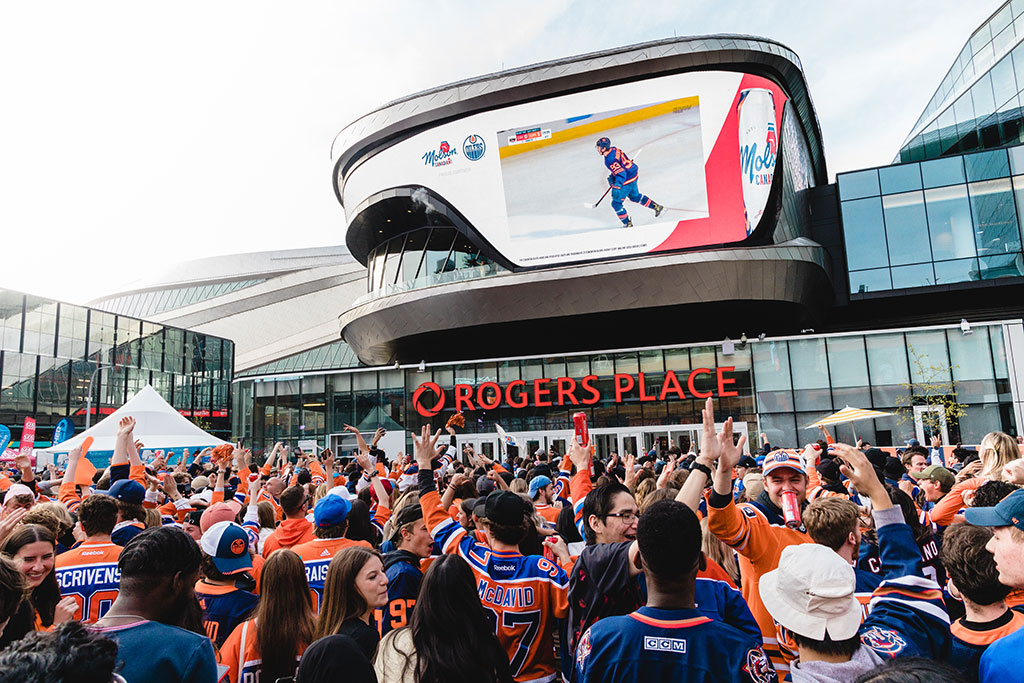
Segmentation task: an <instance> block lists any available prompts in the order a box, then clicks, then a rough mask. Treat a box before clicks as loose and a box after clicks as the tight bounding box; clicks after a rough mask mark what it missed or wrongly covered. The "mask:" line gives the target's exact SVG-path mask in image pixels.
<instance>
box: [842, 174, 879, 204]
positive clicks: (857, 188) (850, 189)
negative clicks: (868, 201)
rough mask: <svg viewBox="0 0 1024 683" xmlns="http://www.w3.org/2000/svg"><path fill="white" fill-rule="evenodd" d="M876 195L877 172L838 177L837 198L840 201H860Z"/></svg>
mask: <svg viewBox="0 0 1024 683" xmlns="http://www.w3.org/2000/svg"><path fill="white" fill-rule="evenodd" d="M877 194H878V172H877V171H876V170H875V169H871V170H869V171H857V172H856V173H843V174H842V175H840V176H839V196H840V197H841V198H842V199H860V198H862V197H871V196H873V195H877Z"/></svg>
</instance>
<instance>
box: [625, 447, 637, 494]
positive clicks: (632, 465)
mask: <svg viewBox="0 0 1024 683" xmlns="http://www.w3.org/2000/svg"><path fill="white" fill-rule="evenodd" d="M625 467H626V481H625V482H623V483H624V484H625V485H626V487H627V488H629V489H631V490H632V488H633V482H634V481H636V456H635V455H633V454H632V453H626V464H625Z"/></svg>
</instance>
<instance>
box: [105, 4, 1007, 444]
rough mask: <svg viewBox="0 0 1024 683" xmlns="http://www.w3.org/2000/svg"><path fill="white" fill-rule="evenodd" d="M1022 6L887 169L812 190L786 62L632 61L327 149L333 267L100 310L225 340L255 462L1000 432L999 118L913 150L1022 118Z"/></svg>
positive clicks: (658, 50)
mask: <svg viewBox="0 0 1024 683" xmlns="http://www.w3.org/2000/svg"><path fill="white" fill-rule="evenodd" d="M1017 4H1019V3H1006V4H1005V5H1004V6H1003V7H1001V8H1000V9H999V10H998V11H997V12H996V13H995V14H994V15H993V17H992V18H991V19H990V20H989V21H988V22H986V24H985V26H983V27H982V29H979V32H978V33H976V34H975V36H977V35H986V34H985V31H987V35H988V39H987V42H986V43H985V44H984V45H982V44H981V42H979V41H980V39H976V38H975V37H972V38H971V39H970V41H969V42H968V46H967V48H965V49H968V50H969V54H970V55H971V56H970V57H969V58H968V61H969V62H970V63H971V66H970V67H969V68H970V69H972V70H973V71H972V72H971V75H970V76H969V77H964V76H962V74H964V73H966V72H967V71H966V67H963V64H962V62H963V57H959V58H958V59H957V64H958V65H960V66H954V71H956V72H957V75H956V76H954V77H953V84H952V86H951V87H950V88H947V87H946V86H945V85H943V87H942V88H940V92H942V93H943V94H942V95H937V97H938V99H937V100H935V99H933V103H931V104H929V111H926V112H925V113H924V114H923V115H922V119H921V121H919V122H918V124H917V125H916V126H915V129H914V131H912V132H911V136H910V137H909V138H908V141H909V142H908V145H907V146H905V147H904V150H903V151H901V153H900V158H901V161H902V163H897V164H894V165H892V166H887V167H882V168H874V169H864V170H861V171H856V172H852V173H843V174H839V176H838V178H837V182H836V183H829V182H828V175H827V169H826V165H825V160H826V157H825V152H824V150H823V147H822V142H821V133H820V129H819V125H818V121H817V118H816V115H815V111H814V106H813V104H812V101H811V96H810V93H809V92H808V88H807V83H806V80H805V78H804V74H803V70H802V67H801V64H800V61H799V59H798V57H797V56H796V55H795V54H794V53H793V52H792V51H791V50H789V49H788V48H786V47H785V46H783V45H780V44H778V43H776V42H774V41H772V40H769V39H764V38H754V37H749V36H727V35H716V36H703V37H690V38H678V39H671V40H664V41H658V42H653V43H646V44H642V45H633V46H628V47H623V48H618V49H614V50H608V51H605V52H601V53H597V54H589V55H583V56H579V57H572V58H567V59H563V60H558V61H554V62H548V63H543V64H537V65H533V66H528V67H523V68H520V69H514V70H510V71H505V72H501V73H498V74H493V75H488V76H483V77H480V78H475V79H471V80H468V81H464V82H460V83H454V84H451V85H447V86H443V87H440V88H436V89H433V90H430V91H426V92H423V93H418V94H415V95H411V96H409V97H407V98H404V99H401V100H398V101H395V102H392V103H390V104H387V105H384V106H383V107H381V108H379V109H377V110H376V111H373V112H371V113H370V114H368V115H366V116H364V117H362V118H360V119H358V120H357V121H355V122H353V123H351V124H350V125H348V126H347V127H345V128H344V129H343V130H342V131H341V133H339V135H338V136H337V138H336V140H335V141H334V144H333V146H332V154H333V158H334V159H335V166H334V176H333V180H334V186H335V192H336V194H337V197H338V199H339V202H340V203H341V205H342V207H343V210H344V215H345V226H346V228H345V248H340V247H335V248H329V249H324V250H316V251H303V252H301V253H293V252H282V253H273V254H250V255H244V256H239V257H232V258H238V259H241V260H242V261H245V262H246V263H247V264H248V266H246V267H237V268H234V269H232V268H224V267H220V266H221V265H222V264H221V263H219V262H218V261H216V260H213V261H209V262H207V263H205V265H204V264H198V265H196V266H195V267H194V268H192V269H191V270H190V271H189V273H191V275H187V274H186V275H187V277H186V276H185V275H183V274H182V273H179V274H178V275H175V276H173V277H171V278H169V279H165V280H160V281H154V282H151V283H149V284H147V285H145V286H143V287H140V288H139V289H137V290H134V291H126V292H120V293H118V294H116V295H114V296H112V297H110V298H107V299H105V300H102V301H98V302H94V305H96V306H98V307H100V308H105V309H108V310H116V307H118V306H122V307H125V308H124V310H125V311H133V310H136V309H135V308H133V307H135V306H145V305H147V304H146V303H145V301H149V302H150V303H149V304H148V305H151V306H152V305H156V306H158V307H161V309H160V310H159V311H157V310H155V309H154V310H153V312H152V313H151V314H148V315H150V316H151V317H152V319H153V320H156V321H163V322H169V323H173V324H176V325H182V326H186V327H188V328H190V329H195V330H200V331H209V332H210V333H211V334H218V335H222V336H225V337H228V338H231V339H233V340H234V341H235V342H236V365H235V380H234V383H233V424H234V427H235V433H236V435H237V436H239V437H240V438H243V439H244V440H245V441H246V442H247V443H251V444H252V445H253V446H254V447H255V448H256V449H257V450H260V449H263V448H266V447H267V446H269V445H270V444H272V443H273V442H274V441H277V440H286V441H293V440H299V439H303V438H306V439H316V440H317V441H318V442H319V443H320V444H321V445H328V444H330V445H333V446H334V447H336V448H337V447H339V446H340V447H342V448H344V447H345V443H344V442H343V440H342V437H341V436H340V435H341V433H342V431H343V425H345V424H354V425H357V426H359V428H360V429H363V430H366V431H371V430H372V429H373V428H375V427H376V426H378V425H382V426H384V427H385V428H387V429H389V430H391V431H392V433H393V438H395V441H394V442H393V443H394V444H398V445H397V448H403V447H404V448H408V446H409V443H410V442H409V438H408V435H409V434H410V433H411V431H413V430H418V428H419V426H420V425H421V424H422V423H424V422H430V423H432V424H434V425H435V426H439V425H441V424H443V423H444V421H445V420H446V419H447V418H448V417H449V416H450V415H451V414H452V412H453V411H454V410H456V409H460V410H462V411H464V412H465V415H466V418H467V420H466V422H467V428H466V432H467V435H466V439H467V440H468V441H469V442H471V443H473V444H475V445H476V446H477V447H478V448H479V449H481V450H483V451H484V452H494V451H496V450H497V448H498V436H497V427H498V426H501V427H503V428H504V429H505V430H506V431H508V432H510V433H512V434H513V435H515V436H516V438H517V440H518V441H519V443H520V444H521V445H522V446H523V447H524V448H527V449H531V450H532V449H533V448H536V447H552V446H553V447H555V448H558V449H559V450H562V449H564V445H565V444H564V441H565V439H566V437H567V435H568V433H569V430H570V429H571V427H572V421H571V415H572V413H573V412H576V411H581V410H582V411H584V412H586V413H587V414H588V418H589V422H590V426H591V430H592V433H593V434H594V435H595V437H596V439H597V442H598V444H599V447H600V448H601V449H602V450H603V451H605V452H607V451H610V450H620V451H622V450H626V451H631V452H636V451H638V450H647V449H649V448H651V447H652V446H654V445H655V444H657V445H660V446H662V447H664V446H666V445H667V444H668V443H669V442H670V441H671V442H673V443H677V444H680V445H682V446H684V447H686V446H688V445H689V443H692V442H693V441H694V440H695V439H698V438H699V423H700V407H701V405H702V404H703V401H704V400H705V398H706V397H707V396H712V397H714V399H715V400H716V402H717V405H718V415H719V416H725V415H732V416H733V417H734V418H735V420H736V421H737V424H738V428H739V430H740V431H742V432H745V433H747V434H749V435H750V436H751V437H754V438H755V439H756V435H757V434H759V433H762V432H763V433H765V434H766V435H767V436H768V438H769V439H770V440H771V441H772V443H775V444H780V445H796V444H799V443H804V442H806V441H808V440H812V439H814V438H817V436H818V431H817V430H816V429H808V428H807V427H808V425H810V424H811V423H812V422H814V421H815V420H817V419H818V418H820V417H822V416H824V415H827V414H829V413H831V412H833V411H836V410H839V409H841V408H843V407H845V406H848V405H849V406H855V407H859V408H873V409H875V410H881V411H885V412H888V413H891V416H889V417H886V418H882V419H878V420H875V421H869V422H862V423H858V424H857V425H855V426H856V430H857V434H858V435H859V436H861V437H862V438H865V439H867V440H869V441H871V442H873V443H877V444H881V445H890V444H892V445H902V444H903V443H904V442H905V441H906V440H907V439H910V438H918V439H920V440H925V439H927V438H930V437H931V436H932V435H933V434H934V435H936V436H939V437H940V438H941V439H942V440H943V441H944V442H946V443H955V442H957V441H962V442H964V443H977V442H978V441H979V440H980V438H981V436H983V435H984V434H985V433H986V432H988V431H990V430H993V429H1002V430H1005V431H1007V432H1009V433H1011V434H1017V433H1018V431H1019V426H1020V425H1021V420H1022V419H1024V412H1022V401H1024V327H1022V324H1021V313H1020V307H1019V304H1018V303H1017V302H1018V301H1020V300H1021V295H1022V294H1024V253H1022V248H1021V225H1022V224H1024V213H1019V208H1020V207H1021V202H1022V201H1024V196H1021V195H1020V190H1019V187H1024V185H1018V181H1019V180H1020V181H1022V182H1024V148H1018V147H1014V146H1013V145H1015V144H1019V143H1020V142H1021V140H1020V139H1019V138H1017V137H1014V136H1013V135H1012V134H1011V133H1012V130H1013V128H1012V124H1010V123H1007V122H1008V121H1010V120H1011V119H1012V118H1013V116H1017V117H1018V119H1017V120H1019V118H1020V117H1019V113H1018V114H1013V115H1011V114H1009V113H1007V112H1009V111H1010V109H1008V108H1005V107H1004V108H1002V110H1001V111H1002V114H1003V115H1002V118H999V122H1000V123H999V125H1000V126H1002V127H1001V128H1000V129H999V130H1000V131H1002V132H1001V133H1000V134H999V135H998V136H993V135H992V134H991V133H986V132H985V131H986V130H988V129H987V128H986V126H987V125H988V124H987V123H986V122H988V121H989V120H990V117H991V116H992V115H993V114H995V113H999V112H998V111H996V110H995V109H994V110H993V112H992V113H986V112H987V109H986V108H985V107H982V108H981V109H977V108H976V109H975V110H974V111H975V115H974V118H972V119H970V121H971V122H973V123H969V122H968V120H967V119H964V124H963V127H964V135H963V136H960V129H961V122H960V120H959V119H956V121H955V124H954V125H955V128H956V130H957V134H958V136H959V137H958V139H957V142H956V143H955V144H952V145H940V146H938V147H936V146H929V143H928V142H927V140H929V139H930V138H928V137H927V135H925V133H926V132H927V131H929V130H931V128H932V126H933V124H934V125H935V126H936V130H939V131H940V133H939V140H943V139H944V138H943V135H944V133H942V132H941V130H942V125H943V124H941V123H938V122H939V121H940V120H941V119H942V117H943V116H945V115H946V114H945V112H946V111H947V110H948V109H949V107H947V106H946V104H947V102H952V103H953V104H951V105H950V106H951V107H952V109H953V111H954V116H956V111H957V104H956V102H959V101H960V100H961V99H962V98H963V93H965V92H966V93H970V97H971V98H974V97H975V91H974V89H975V88H976V87H978V88H979V89H980V86H978V83H982V82H985V83H988V84H989V87H990V88H991V89H992V91H993V95H992V97H993V101H995V100H996V99H1001V98H1002V96H1003V94H1005V93H1008V92H1009V90H1008V88H1009V84H1010V82H1011V81H1012V83H1013V88H1014V93H1013V97H1012V98H1010V99H1011V100H1012V102H1015V103H1017V102H1019V101H1020V99H1019V98H1020V94H1019V93H1018V91H1017V90H1016V88H1017V85H1016V84H1017V83H1018V82H1020V83H1021V89H1024V70H1022V77H1021V78H1017V77H1016V76H1014V74H1015V73H1016V66H1015V64H1016V63H1015V62H1014V56H1015V55H1016V54H1017V52H1018V51H1020V50H1024V47H1020V45H1021V43H1022V40H1024V25H1022V19H1021V18H1019V17H1018V16H1015V15H1018V14H1020V10H1019V9H1018V8H1017V7H1016V5H1017ZM1007 17H1009V20H1008V21H1007ZM997 29H998V30H997ZM1007 31H1009V33H1007ZM1008 36H1009V38H1008ZM997 39H998V40H997ZM976 42H977V43H978V45H977V46H975V45H974V43H976ZM997 42H998V45H996V43H997ZM975 48H976V49H975ZM997 48H998V49H997ZM989 51H991V55H989ZM1007 60H1009V61H1007ZM1007 64H1009V65H1010V70H1009V73H1010V76H1009V80H1008V79H1007V75H1006V74H1007V66H1006V65H1007ZM986 69H987V71H986ZM997 70H998V71H999V73H998V74H997V73H996V71H997ZM951 73H952V71H951ZM986 79H987V80H986ZM997 82H998V84H999V86H998V88H999V93H1000V97H999V98H997V97H995V94H994V93H995V92H996V87H997V86H996V83H997ZM1004 91H1005V93H1004ZM979 97H983V95H979ZM971 101H972V102H974V100H973V99H972V100H971ZM1006 101H1009V100H1006ZM995 106H996V109H999V107H1000V106H1001V105H995ZM1014 106H1016V105H1014ZM961 108H962V105H961ZM978 111H981V112H982V115H981V116H980V118H979V115H978V114H977V112H978ZM1016 111H1018V112H1019V109H1018V110H1016ZM968 125H974V126H975V129H974V131H975V133H974V136H973V137H972V136H971V135H970V133H969V132H968V131H967V129H966V126H968ZM1018 128H1019V126H1018ZM919 136H924V137H921V138H920V139H921V140H923V141H924V145H923V147H922V146H921V145H918V144H917V143H916V142H914V141H915V140H918V139H919ZM602 138H606V139H607V144H604V142H603V141H602V144H601V145H598V144H597V143H598V142H599V141H601V140H602ZM972 141H973V142H972ZM972 144H973V145H974V146H971V145H972ZM910 148H913V150H921V151H909V152H907V150H908V149H910ZM904 152H907V154H906V155H904ZM211 272H215V273H225V272H231V273H232V276H231V277H230V278H221V279H215V278H211V277H209V275H208V273H211ZM211 288H212V289H211ZM218 288H219V289H218ZM172 290H173V291H177V292H179V293H178V294H175V295H174V296H173V297H170V299H169V298H168V297H169V295H168V294H167V293H168V292H170V291H172ZM186 290H191V291H193V292H194V293H193V294H190V295H187V296H186V295H185V294H184V293H182V292H184V291H186ZM144 297H148V298H145V299H144ZM174 297H177V298H174ZM154 302H159V303H154ZM183 302H184V303H183ZM140 314H141V313H140ZM837 435H838V436H839V437H840V438H843V439H849V440H852V439H853V429H852V427H851V426H850V425H845V426H841V427H839V428H838V433H837ZM394 448H395V446H392V448H391V449H392V450H393V449H394Z"/></svg>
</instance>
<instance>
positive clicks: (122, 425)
mask: <svg viewBox="0 0 1024 683" xmlns="http://www.w3.org/2000/svg"><path fill="white" fill-rule="evenodd" d="M134 430H135V418H134V417H132V416H131V415H125V416H124V417H122V418H121V421H120V422H118V423H117V435H118V436H122V435H123V436H129V435H131V433H132V432H133V431H134Z"/></svg>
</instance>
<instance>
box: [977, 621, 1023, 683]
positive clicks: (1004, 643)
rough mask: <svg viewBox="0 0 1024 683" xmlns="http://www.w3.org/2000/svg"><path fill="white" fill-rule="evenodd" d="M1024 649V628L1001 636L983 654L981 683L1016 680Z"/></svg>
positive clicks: (980, 674) (979, 675) (980, 666)
mask: <svg viewBox="0 0 1024 683" xmlns="http://www.w3.org/2000/svg"><path fill="white" fill-rule="evenodd" d="M1022 649H1024V628H1021V629H1017V630H1016V631H1014V632H1013V633H1011V634H1010V635H1008V636H1006V637H1004V638H1000V639H999V640H997V641H996V642H994V643H992V644H991V645H989V646H988V647H987V648H986V649H985V651H984V652H983V653H982V654H981V664H980V665H979V667H978V680H980V681H981V683H993V682H994V681H999V683H1003V682H1004V681H1015V680H1018V676H1019V675H1020V661H1019V659H1020V653H1021V650H1022Z"/></svg>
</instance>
